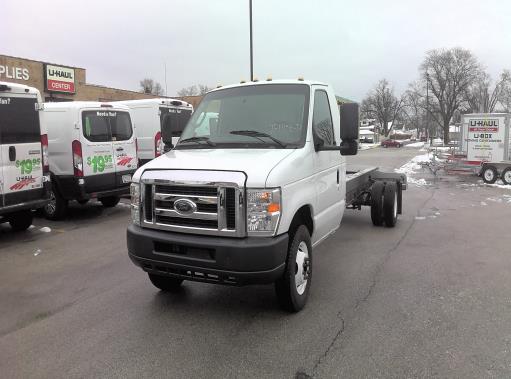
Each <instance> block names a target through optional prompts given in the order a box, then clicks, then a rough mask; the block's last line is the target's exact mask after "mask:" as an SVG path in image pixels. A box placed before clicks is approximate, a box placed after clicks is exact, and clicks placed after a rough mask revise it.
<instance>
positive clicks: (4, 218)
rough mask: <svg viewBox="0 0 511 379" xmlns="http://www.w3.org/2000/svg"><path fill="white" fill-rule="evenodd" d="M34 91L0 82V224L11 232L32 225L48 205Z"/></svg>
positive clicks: (41, 128)
mask: <svg viewBox="0 0 511 379" xmlns="http://www.w3.org/2000/svg"><path fill="white" fill-rule="evenodd" d="M41 104H42V102H41V95H40V93H39V91H38V90H37V89H36V88H33V87H28V86H25V85H21V84H16V83H7V82H0V222H9V223H10V224H11V227H12V228H13V229H14V230H17V231H18V230H25V229H27V228H28V227H29V226H30V225H31V224H32V218H33V215H32V210H35V209H39V208H42V207H43V206H45V205H46V204H47V203H48V200H49V189H50V176H49V173H48V138H47V135H46V130H45V128H44V124H43V123H41V121H40V120H41V118H40V113H41V112H40V109H41Z"/></svg>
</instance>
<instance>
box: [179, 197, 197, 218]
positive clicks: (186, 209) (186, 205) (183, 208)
mask: <svg viewBox="0 0 511 379" xmlns="http://www.w3.org/2000/svg"><path fill="white" fill-rule="evenodd" d="M174 209H175V210H176V212H178V213H181V214H182V215H189V214H192V213H194V212H195V211H197V204H195V203H194V202H193V201H191V200H189V199H177V200H176V201H174Z"/></svg>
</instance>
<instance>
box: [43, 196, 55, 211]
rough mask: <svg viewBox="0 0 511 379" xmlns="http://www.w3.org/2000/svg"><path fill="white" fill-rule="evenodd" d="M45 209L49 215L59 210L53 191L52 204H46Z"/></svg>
mask: <svg viewBox="0 0 511 379" xmlns="http://www.w3.org/2000/svg"><path fill="white" fill-rule="evenodd" d="M44 208H45V210H46V213H48V214H53V213H55V209H56V208H57V200H56V199H55V193H54V192H53V191H50V202H49V203H48V204H46V206H45V207H44Z"/></svg>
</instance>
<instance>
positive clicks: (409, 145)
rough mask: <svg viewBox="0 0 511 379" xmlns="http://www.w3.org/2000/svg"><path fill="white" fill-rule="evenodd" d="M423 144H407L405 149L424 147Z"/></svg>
mask: <svg viewBox="0 0 511 379" xmlns="http://www.w3.org/2000/svg"><path fill="white" fill-rule="evenodd" d="M424 144H425V142H415V143H409V144H408V145H406V147H424Z"/></svg>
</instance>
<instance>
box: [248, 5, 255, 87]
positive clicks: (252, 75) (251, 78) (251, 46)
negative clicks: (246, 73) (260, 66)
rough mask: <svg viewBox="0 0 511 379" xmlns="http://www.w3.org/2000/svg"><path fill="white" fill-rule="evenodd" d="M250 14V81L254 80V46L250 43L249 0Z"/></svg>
mask: <svg viewBox="0 0 511 379" xmlns="http://www.w3.org/2000/svg"><path fill="white" fill-rule="evenodd" d="M249 7H250V10H249V14H250V81H253V80H254V46H253V41H252V0H249Z"/></svg>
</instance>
